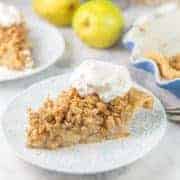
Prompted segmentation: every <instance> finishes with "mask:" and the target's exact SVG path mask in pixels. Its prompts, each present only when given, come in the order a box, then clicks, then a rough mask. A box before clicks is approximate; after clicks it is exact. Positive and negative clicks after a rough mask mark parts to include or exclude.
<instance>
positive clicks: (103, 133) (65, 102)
mask: <svg viewBox="0 0 180 180" xmlns="http://www.w3.org/2000/svg"><path fill="white" fill-rule="evenodd" d="M152 106H153V98H152V97H151V96H150V95H148V94H146V93H145V92H142V91H140V90H137V89H135V88H131V89H130V91H129V92H128V93H127V94H126V95H125V96H123V97H116V98H115V99H113V100H112V101H110V102H109V103H104V102H103V101H102V100H101V99H100V98H99V96H98V95H97V94H92V95H87V96H85V97H81V96H80V95H79V93H78V91H77V90H76V89H74V88H71V89H69V90H68V91H64V92H62V93H61V94H60V95H59V96H58V97H57V99H56V100H52V99H50V98H47V99H46V101H45V102H44V103H43V105H42V106H41V107H40V108H39V109H38V110H32V109H29V125H28V129H27V145H28V146H29V147H31V148H47V149H55V148H58V147H65V146H72V145H75V144H86V143H94V142H101V141H103V140H107V139H115V138H122V137H126V136H128V135H129V131H128V124H129V122H130V120H131V119H132V117H133V115H134V113H135V112H137V111H138V110H139V108H141V107H144V108H148V109H151V108H152Z"/></svg>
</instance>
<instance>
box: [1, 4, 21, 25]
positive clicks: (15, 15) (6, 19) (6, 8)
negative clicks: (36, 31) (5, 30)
mask: <svg viewBox="0 0 180 180" xmlns="http://www.w3.org/2000/svg"><path fill="white" fill-rule="evenodd" d="M20 23H22V15H21V13H20V12H19V11H18V10H17V9H16V8H15V7H14V6H10V5H6V4H4V3H2V2H0V26H3V27H10V26H12V25H14V24H20Z"/></svg>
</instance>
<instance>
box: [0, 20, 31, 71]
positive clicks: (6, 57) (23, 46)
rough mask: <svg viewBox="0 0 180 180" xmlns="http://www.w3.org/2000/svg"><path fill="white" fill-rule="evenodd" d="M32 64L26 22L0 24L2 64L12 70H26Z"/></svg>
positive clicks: (0, 63)
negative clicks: (5, 25)
mask: <svg viewBox="0 0 180 180" xmlns="http://www.w3.org/2000/svg"><path fill="white" fill-rule="evenodd" d="M32 64H33V63H32V57H31V48H30V44H29V41H28V37H27V29H26V26H25V24H24V23H21V24H14V25H11V26H10V27H3V26H0V65H1V66H4V67H7V68H8V69H11V70H24V69H25V68H29V67H32Z"/></svg>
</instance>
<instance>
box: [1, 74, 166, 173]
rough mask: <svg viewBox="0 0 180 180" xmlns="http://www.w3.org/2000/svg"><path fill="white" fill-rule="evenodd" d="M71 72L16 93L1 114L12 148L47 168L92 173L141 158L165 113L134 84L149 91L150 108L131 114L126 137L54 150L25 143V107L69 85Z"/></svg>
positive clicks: (157, 138) (159, 133)
mask: <svg viewBox="0 0 180 180" xmlns="http://www.w3.org/2000/svg"><path fill="white" fill-rule="evenodd" d="M71 75H72V73H68V74H63V75H59V76H57V77H53V78H49V79H48V80H45V81H42V82H38V83H36V84H34V85H32V86H31V87H29V88H28V89H26V90H25V91H23V92H21V93H20V94H19V95H17V96H16V97H15V98H14V99H13V100H12V101H11V102H10V103H9V105H8V106H7V108H6V110H5V111H4V113H3V114H2V121H1V123H2V130H3V132H4V134H5V137H6V139H7V141H8V143H9V144H10V147H12V150H13V152H14V153H15V154H16V155H17V156H18V157H19V158H20V159H23V160H25V161H26V162H28V163H31V164H33V165H36V166H38V167H42V168H45V169H48V170H53V171H58V172H64V173H69V174H95V173H100V172H104V171H110V170H113V169H116V168H119V167H123V166H127V165H128V164H130V163H132V162H134V161H136V160H137V159H140V158H142V157H143V156H144V155H145V154H147V153H148V152H149V151H150V150H152V148H154V146H156V145H157V144H158V143H159V141H160V140H161V138H162V136H163V135H164V132H165V129H166V114H165V111H164V109H163V106H162V105H161V103H160V101H159V100H158V99H157V98H156V97H155V96H153V95H152V94H151V92H149V91H147V90H145V89H143V88H142V87H140V86H137V85H136V84H133V86H134V87H135V88H137V89H138V90H140V91H143V92H146V93H147V94H149V95H151V97H153V100H154V104H153V108H152V110H148V109H147V110H146V109H144V108H141V109H139V111H138V112H137V113H136V114H135V115H134V117H133V119H132V120H131V121H130V124H129V133H130V135H129V136H127V137H126V138H120V139H114V140H108V141H103V142H101V143H93V144H81V145H76V146H73V147H68V148H58V149H56V150H47V149H32V148H28V147H27V146H26V135H25V132H26V130H27V127H28V116H27V108H28V107H32V109H38V107H39V106H40V105H41V104H42V102H43V100H44V99H45V98H46V97H47V96H48V95H49V96H50V97H51V98H53V99H55V98H56V97H57V96H58V94H59V93H60V91H63V90H65V89H67V88H68V87H69V84H68V83H67V82H68V81H69V79H70V77H71Z"/></svg>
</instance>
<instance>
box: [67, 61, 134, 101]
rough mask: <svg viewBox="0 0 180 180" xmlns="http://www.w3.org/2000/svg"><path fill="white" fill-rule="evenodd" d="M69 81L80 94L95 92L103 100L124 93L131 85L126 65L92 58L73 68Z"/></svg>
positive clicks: (108, 99)
mask: <svg viewBox="0 0 180 180" xmlns="http://www.w3.org/2000/svg"><path fill="white" fill-rule="evenodd" d="M70 83H71V87H74V88H76V89H77V90H78V92H79V94H80V95H81V96H86V95H89V94H93V93H96V94H98V95H99V97H100V98H101V99H102V100H103V101H104V102H109V101H111V100H113V99H114V98H116V97H117V96H123V95H125V93H127V92H128V91H129V89H130V88H131V87H132V80H131V77H130V74H129V72H128V70H127V68H126V67H124V66H119V65H114V64H111V63H107V62H102V61H96V60H93V59H92V60H91V59H90V60H86V61H84V62H83V63H82V64H81V65H80V66H79V67H78V68H77V69H75V71H74V73H72V76H71V78H70Z"/></svg>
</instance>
